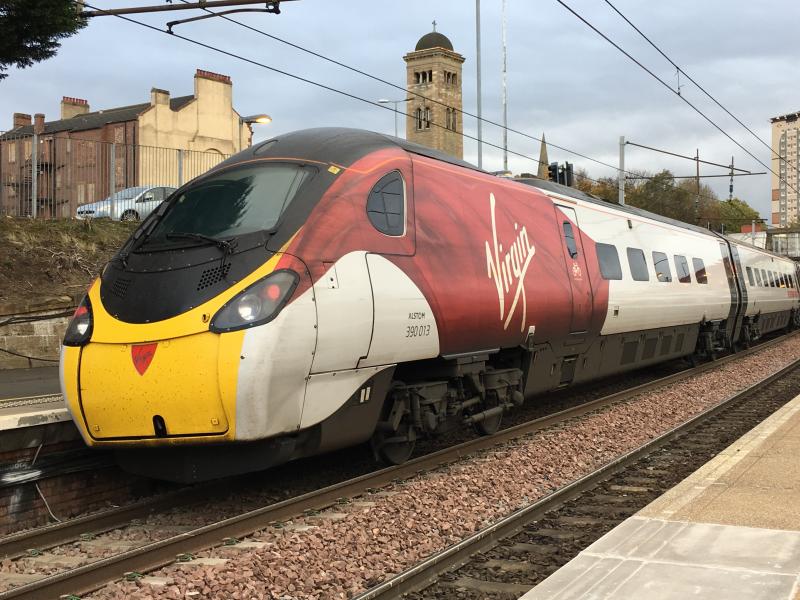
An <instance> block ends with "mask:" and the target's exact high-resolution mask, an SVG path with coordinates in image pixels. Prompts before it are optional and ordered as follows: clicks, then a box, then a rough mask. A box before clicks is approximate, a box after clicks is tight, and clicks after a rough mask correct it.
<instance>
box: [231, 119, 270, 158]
mask: <svg viewBox="0 0 800 600" xmlns="http://www.w3.org/2000/svg"><path fill="white" fill-rule="evenodd" d="M245 123H247V127H248V129H250V136H251V139H252V135H253V127H252V125H253V124H254V123H258V124H259V125H266V124H267V123H272V117H270V116H269V115H265V114H263V113H261V114H258V115H250V116H249V117H239V151H241V150H242V125H243V124H245Z"/></svg>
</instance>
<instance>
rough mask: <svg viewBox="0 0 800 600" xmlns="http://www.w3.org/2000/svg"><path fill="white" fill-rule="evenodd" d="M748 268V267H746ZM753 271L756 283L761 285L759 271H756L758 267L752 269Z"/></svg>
mask: <svg viewBox="0 0 800 600" xmlns="http://www.w3.org/2000/svg"><path fill="white" fill-rule="evenodd" d="M747 268H748V269H749V268H750V267H747ZM753 273H754V274H755V276H756V285H757V286H759V287H761V286H762V285H763V284H762V283H761V273H759V272H758V269H753Z"/></svg>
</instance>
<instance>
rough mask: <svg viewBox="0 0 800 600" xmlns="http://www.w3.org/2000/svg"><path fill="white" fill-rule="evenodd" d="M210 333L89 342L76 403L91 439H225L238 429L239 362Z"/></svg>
mask: <svg viewBox="0 0 800 600" xmlns="http://www.w3.org/2000/svg"><path fill="white" fill-rule="evenodd" d="M231 337H236V338H238V339H239V345H240V346H241V335H237V334H236V333H231V334H223V335H219V334H214V333H210V332H204V333H199V334H195V335H188V336H185V337H181V338H177V339H171V340H162V341H157V342H148V343H144V344H104V343H90V344H88V345H86V346H85V347H84V348H83V351H82V355H81V361H80V364H81V366H80V404H81V411H82V413H83V419H84V421H85V424H86V428H87V431H88V433H89V435H91V436H92V438H94V439H96V440H105V441H113V440H134V439H139V440H141V439H147V438H152V439H153V440H154V441H155V440H159V441H163V440H164V439H165V438H167V439H169V438H186V437H191V438H198V437H201V436H224V435H225V434H226V433H228V432H229V429H230V428H231V425H230V424H231V423H234V422H235V415H234V412H233V411H234V410H235V398H236V378H237V366H238V365H237V364H236V363H235V362H234V363H233V364H230V362H231V361H230V360H229V357H228V355H229V354H231V353H232V354H233V357H234V358H238V355H239V353H238V351H237V350H236V349H235V348H233V347H230V346H229V344H230V342H231V341H233V342H235V341H236V340H231V339H230V338H231Z"/></svg>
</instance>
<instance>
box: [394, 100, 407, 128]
mask: <svg viewBox="0 0 800 600" xmlns="http://www.w3.org/2000/svg"><path fill="white" fill-rule="evenodd" d="M398 102H405V100H396V101H395V102H394V103H393V104H394V137H397V103H398Z"/></svg>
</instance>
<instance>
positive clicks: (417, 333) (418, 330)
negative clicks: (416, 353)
mask: <svg viewBox="0 0 800 600" xmlns="http://www.w3.org/2000/svg"><path fill="white" fill-rule="evenodd" d="M430 334H431V326H430V325H406V337H407V338H412V337H423V336H426V335H430Z"/></svg>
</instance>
